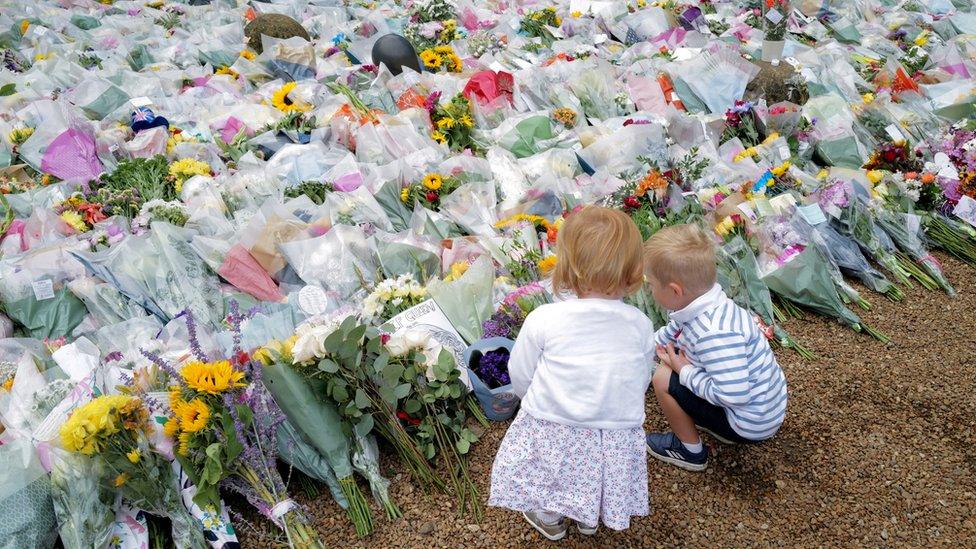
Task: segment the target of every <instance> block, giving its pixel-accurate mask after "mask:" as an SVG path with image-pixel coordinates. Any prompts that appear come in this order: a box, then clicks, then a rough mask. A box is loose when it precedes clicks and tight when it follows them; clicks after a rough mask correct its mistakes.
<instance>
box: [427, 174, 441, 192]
mask: <svg viewBox="0 0 976 549" xmlns="http://www.w3.org/2000/svg"><path fill="white" fill-rule="evenodd" d="M423 183H424V187H426V188H428V189H430V190H432V191H436V190H437V189H440V188H441V185H443V184H444V178H443V177H441V174H439V173H429V174H427V175H426V176H424V182H423Z"/></svg>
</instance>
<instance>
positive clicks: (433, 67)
mask: <svg viewBox="0 0 976 549" xmlns="http://www.w3.org/2000/svg"><path fill="white" fill-rule="evenodd" d="M420 61H422V62H423V64H424V68H426V69H428V70H430V71H431V72H440V71H442V70H443V71H445V72H461V71H462V70H464V63H463V62H462V61H461V58H460V57H459V56H458V54H457V53H455V52H454V48H452V47H451V46H433V47H430V48H427V49H425V50H423V51H421V52H420Z"/></svg>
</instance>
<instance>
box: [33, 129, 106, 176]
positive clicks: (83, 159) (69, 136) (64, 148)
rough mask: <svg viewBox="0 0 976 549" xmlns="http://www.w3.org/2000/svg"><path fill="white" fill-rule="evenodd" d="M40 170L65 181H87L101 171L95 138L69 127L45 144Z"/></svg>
mask: <svg viewBox="0 0 976 549" xmlns="http://www.w3.org/2000/svg"><path fill="white" fill-rule="evenodd" d="M41 171H43V172H47V173H49V174H51V175H53V176H55V177H57V178H59V179H63V180H65V181H82V182H85V183H87V182H89V181H91V180H93V179H97V178H98V176H99V175H101V173H102V163H101V161H99V160H98V155H97V154H96V153H95V138H94V136H92V135H91V134H89V133H86V132H83V131H81V130H79V129H76V128H70V129H68V130H66V131H64V132H63V133H62V134H61V135H59V136H57V137H56V138H54V141H52V142H51V144H50V145H48V146H47V150H46V151H45V152H44V157H43V158H42V159H41Z"/></svg>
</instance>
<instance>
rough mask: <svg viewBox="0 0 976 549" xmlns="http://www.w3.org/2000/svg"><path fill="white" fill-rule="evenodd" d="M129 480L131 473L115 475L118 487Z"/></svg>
mask: <svg viewBox="0 0 976 549" xmlns="http://www.w3.org/2000/svg"><path fill="white" fill-rule="evenodd" d="M128 480H129V473H122V474H120V475H119V476H117V477H115V487H116V488H118V487H120V486H123V485H125V483H126V482H127V481H128Z"/></svg>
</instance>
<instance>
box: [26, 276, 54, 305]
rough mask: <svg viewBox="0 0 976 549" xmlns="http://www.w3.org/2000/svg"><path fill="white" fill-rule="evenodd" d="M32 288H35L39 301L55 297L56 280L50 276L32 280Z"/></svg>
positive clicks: (36, 297) (35, 295)
mask: <svg viewBox="0 0 976 549" xmlns="http://www.w3.org/2000/svg"><path fill="white" fill-rule="evenodd" d="M31 288H33V290H34V298H35V299H37V300H38V301H44V300H45V299H54V282H53V281H52V280H51V279H50V278H45V279H44V280H37V281H35V282H32V283H31Z"/></svg>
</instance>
